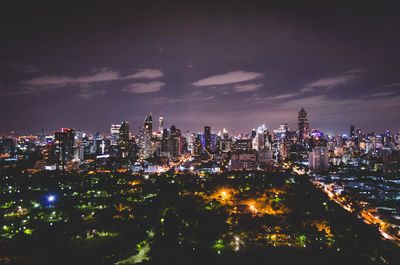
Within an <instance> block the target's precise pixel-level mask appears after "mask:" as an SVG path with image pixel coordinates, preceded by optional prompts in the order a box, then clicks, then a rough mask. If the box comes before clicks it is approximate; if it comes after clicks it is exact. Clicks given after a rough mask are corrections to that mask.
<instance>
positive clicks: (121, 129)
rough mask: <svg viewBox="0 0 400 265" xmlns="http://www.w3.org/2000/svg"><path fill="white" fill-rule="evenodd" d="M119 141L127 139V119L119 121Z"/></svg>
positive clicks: (126, 140)
mask: <svg viewBox="0 0 400 265" xmlns="http://www.w3.org/2000/svg"><path fill="white" fill-rule="evenodd" d="M119 141H120V142H128V141H129V122H127V121H125V122H123V123H121V125H120V127H119Z"/></svg>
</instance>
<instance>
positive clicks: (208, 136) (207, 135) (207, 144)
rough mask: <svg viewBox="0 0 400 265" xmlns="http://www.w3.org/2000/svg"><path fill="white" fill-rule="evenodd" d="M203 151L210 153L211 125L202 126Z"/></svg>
mask: <svg viewBox="0 0 400 265" xmlns="http://www.w3.org/2000/svg"><path fill="white" fill-rule="evenodd" d="M204 152H205V153H208V154H210V153H211V127H210V126H204Z"/></svg>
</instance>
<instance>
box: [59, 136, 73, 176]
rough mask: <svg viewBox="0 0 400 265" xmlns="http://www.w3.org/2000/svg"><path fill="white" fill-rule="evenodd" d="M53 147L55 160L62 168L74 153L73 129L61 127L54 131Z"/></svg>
mask: <svg viewBox="0 0 400 265" xmlns="http://www.w3.org/2000/svg"><path fill="white" fill-rule="evenodd" d="M55 147H56V148H55V152H56V157H57V161H59V163H60V165H61V167H62V170H64V167H65V163H66V162H67V161H70V160H72V158H73V155H74V130H73V129H68V128H62V129H61V131H58V132H55Z"/></svg>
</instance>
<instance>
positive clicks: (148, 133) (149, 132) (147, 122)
mask: <svg viewBox="0 0 400 265" xmlns="http://www.w3.org/2000/svg"><path fill="white" fill-rule="evenodd" d="M152 136H153V116H152V114H151V113H149V114H147V116H146V118H145V119H144V123H143V130H142V136H141V139H140V140H141V143H140V147H141V150H140V154H141V155H140V156H141V158H143V159H146V158H149V157H150V156H151V155H152V150H153V148H152Z"/></svg>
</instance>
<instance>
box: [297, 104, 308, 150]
mask: <svg viewBox="0 0 400 265" xmlns="http://www.w3.org/2000/svg"><path fill="white" fill-rule="evenodd" d="M298 125H299V140H300V142H301V143H303V144H304V143H306V142H307V141H308V138H309V135H310V124H309V122H308V117H307V112H306V111H305V110H304V109H303V108H301V110H300V111H299V115H298Z"/></svg>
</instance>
